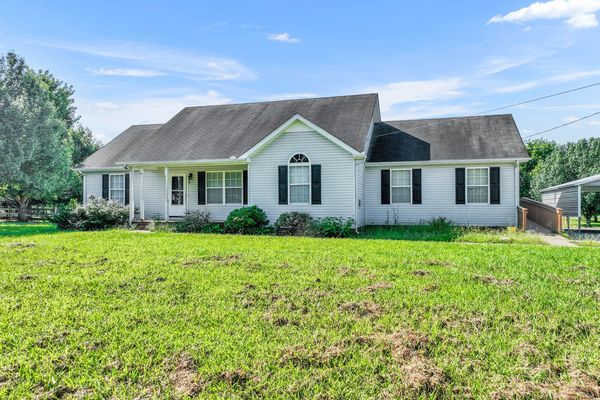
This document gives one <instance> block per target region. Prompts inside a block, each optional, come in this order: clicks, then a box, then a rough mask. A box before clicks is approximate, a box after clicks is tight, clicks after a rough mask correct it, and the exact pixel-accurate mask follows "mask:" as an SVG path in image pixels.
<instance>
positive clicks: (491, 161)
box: [365, 157, 530, 166]
mask: <svg viewBox="0 0 600 400" xmlns="http://www.w3.org/2000/svg"><path fill="white" fill-rule="evenodd" d="M529 160H530V158H529V157H517V158H478V159H466V160H458V159H455V160H415V161H367V162H366V163H365V164H366V165H367V166H378V165H379V166H381V165H415V164H420V165H439V164H486V163H487V164H495V163H517V162H527V161H529Z"/></svg>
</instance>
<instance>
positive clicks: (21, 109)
mask: <svg viewBox="0 0 600 400" xmlns="http://www.w3.org/2000/svg"><path fill="white" fill-rule="evenodd" d="M74 93H75V91H74V89H73V87H72V86H71V85H68V84H67V83H65V82H63V81H61V80H59V79H57V78H56V77H54V76H53V75H52V74H51V73H50V72H49V71H41V70H40V71H35V70H33V69H31V68H30V67H28V66H27V64H26V63H25V60H24V59H23V58H22V57H19V56H18V55H17V54H15V53H13V52H9V53H7V54H5V55H2V56H1V57H0V201H3V202H9V203H13V205H14V206H17V207H18V209H19V220H25V219H27V218H28V216H29V215H30V212H29V208H30V207H31V205H32V204H44V205H47V204H52V205H57V204H61V203H67V202H69V201H70V200H71V199H78V200H81V197H82V179H81V176H80V175H79V174H78V173H77V172H75V171H73V170H72V167H73V166H75V165H76V164H78V163H80V162H81V161H83V160H84V159H85V158H86V157H87V156H89V155H90V154H92V153H93V152H95V151H96V150H97V149H98V148H99V147H100V145H101V143H100V142H99V141H98V140H96V139H95V138H94V136H93V135H92V132H91V131H90V130H89V129H88V128H86V127H84V126H83V125H81V124H80V123H79V118H80V117H79V116H78V115H77V108H76V107H75V105H74V103H75V100H74V98H73V95H74Z"/></svg>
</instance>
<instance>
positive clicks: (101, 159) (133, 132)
mask: <svg viewBox="0 0 600 400" xmlns="http://www.w3.org/2000/svg"><path fill="white" fill-rule="evenodd" d="M161 126H162V124H153V125H132V126H130V127H129V128H127V130H125V131H124V132H123V133H121V134H120V135H119V136H117V137H116V138H114V139H113V140H111V141H110V142H108V143H107V144H105V145H104V146H102V147H101V148H100V149H99V150H98V151H96V152H95V153H94V154H92V155H91V156H89V157H88V158H86V159H85V160H83V162H82V163H81V164H78V165H76V168H107V167H108V168H112V167H117V166H118V165H116V164H115V163H116V162H119V161H122V160H125V159H131V158H135V157H136V154H137V153H138V152H139V150H140V148H141V147H142V145H143V143H144V141H145V140H146V138H148V137H149V136H150V135H151V134H153V133H154V132H156V131H157V130H158V128H160V127H161Z"/></svg>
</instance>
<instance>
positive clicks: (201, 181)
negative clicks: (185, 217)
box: [198, 171, 206, 205]
mask: <svg viewBox="0 0 600 400" xmlns="http://www.w3.org/2000/svg"><path fill="white" fill-rule="evenodd" d="M198 204H200V205H204V204H206V172H205V171H198Z"/></svg>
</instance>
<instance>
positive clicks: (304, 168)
mask: <svg viewBox="0 0 600 400" xmlns="http://www.w3.org/2000/svg"><path fill="white" fill-rule="evenodd" d="M288 182H289V184H288V185H289V199H290V204H308V203H310V160H309V159H308V157H307V156H306V155H304V154H299V153H298V154H294V155H293V156H292V157H291V158H290V161H289V165H288Z"/></svg>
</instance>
